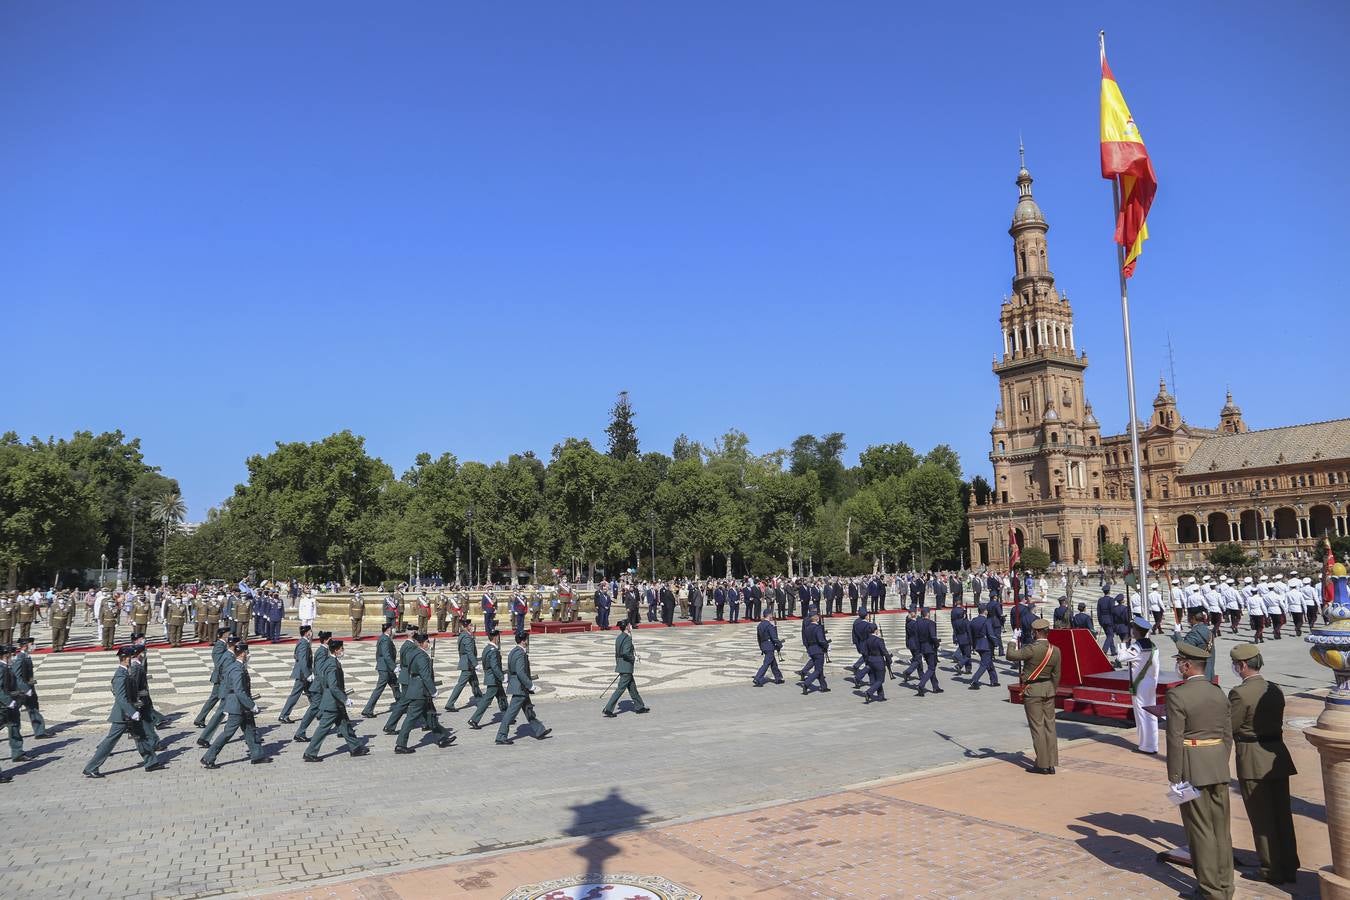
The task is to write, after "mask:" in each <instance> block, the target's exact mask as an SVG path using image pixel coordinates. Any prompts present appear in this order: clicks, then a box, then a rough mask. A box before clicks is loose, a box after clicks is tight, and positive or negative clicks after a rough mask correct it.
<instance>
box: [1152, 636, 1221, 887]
mask: <svg viewBox="0 0 1350 900" xmlns="http://www.w3.org/2000/svg"><path fill="white" fill-rule="evenodd" d="M1209 656H1210V653H1209V651H1208V650H1206V649H1204V648H1203V647H1196V646H1195V645H1194V644H1190V643H1186V642H1184V641H1183V642H1178V643H1177V657H1176V663H1177V672H1178V673H1180V675H1181V677H1182V678H1184V679H1185V680H1184V681H1183V682H1181V684H1178V685H1176V686H1175V687H1173V688H1172V689H1171V690H1169V691H1168V692H1167V780H1168V781H1169V782H1171V783H1172V784H1173V785H1177V784H1181V783H1182V782H1189V783H1190V785H1191V786H1192V787H1194V788H1195V789H1196V790H1197V791H1199V792H1200V796H1198V797H1196V798H1195V799H1194V800H1190V801H1188V802H1186V803H1183V804H1181V824H1182V825H1184V826H1185V828H1186V839H1187V841H1188V842H1189V844H1190V850H1191V864H1192V865H1193V867H1194V868H1195V880H1196V881H1197V882H1198V893H1199V895H1200V896H1202V897H1221V898H1228V897H1232V896H1233V838H1232V834H1231V832H1230V831H1229V828H1230V820H1229V811H1228V779H1229V773H1228V754H1229V752H1230V748H1231V747H1232V744H1233V723H1232V718H1231V716H1230V714H1229V710H1228V703H1227V702H1226V700H1225V698H1224V695H1223V691H1221V690H1220V689H1219V688H1218V686H1217V685H1214V684H1211V683H1210V681H1209V678H1208V677H1207V676H1206V675H1205V663H1206V662H1207V661H1208V660H1209Z"/></svg>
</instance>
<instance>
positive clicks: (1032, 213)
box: [1013, 196, 1045, 225]
mask: <svg viewBox="0 0 1350 900" xmlns="http://www.w3.org/2000/svg"><path fill="white" fill-rule="evenodd" d="M1044 221H1045V216H1044V215H1042V214H1041V208H1040V207H1039V206H1037V205H1036V201H1035V200H1033V199H1031V197H1029V196H1027V197H1023V198H1022V199H1021V200H1018V201H1017V208H1016V209H1014V210H1013V224H1014V225H1022V224H1025V223H1027V222H1044Z"/></svg>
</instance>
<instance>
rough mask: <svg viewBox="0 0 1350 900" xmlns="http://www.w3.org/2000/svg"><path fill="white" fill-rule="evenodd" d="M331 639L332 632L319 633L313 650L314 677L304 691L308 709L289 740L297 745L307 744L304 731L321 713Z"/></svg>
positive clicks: (312, 671)
mask: <svg viewBox="0 0 1350 900" xmlns="http://www.w3.org/2000/svg"><path fill="white" fill-rule="evenodd" d="M332 638H333V632H331V631H320V632H319V646H317V647H315V648H314V659H313V662H312V669H311V674H312V675H313V676H314V677H313V678H311V679H310V681H309V684H308V687H307V688H306V689H305V691H306V693H307V694H308V695H309V708H308V709H306V710H305V714H304V715H303V716H301V717H300V725H299V727H297V728H296V729H295V737H293V738H291V740H292V741H294V742H295V743H297V744H308V743H309V738H308V737H306V736H305V729H307V728H309V726H310V725H311V724H312V723H314V722H315V721H318V719H319V714H320V713H321V712H322V711H323V710H322V709H321V706H322V703H323V667H324V665H325V664H326V663H327V660H328V655H329V650H328V644H329V641H331V640H332ZM343 690H346V687H345V686H344V687H343Z"/></svg>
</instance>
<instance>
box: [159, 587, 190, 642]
mask: <svg viewBox="0 0 1350 900" xmlns="http://www.w3.org/2000/svg"><path fill="white" fill-rule="evenodd" d="M164 622H165V624H166V625H167V627H168V631H169V644H170V646H173V647H181V646H183V625H184V624H186V623H187V604H186V603H184V602H183V598H182V597H174V598H173V599H172V600H170V601H169V608H168V609H167V610H165V612H164Z"/></svg>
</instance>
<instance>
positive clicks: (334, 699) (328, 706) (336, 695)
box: [314, 653, 347, 713]
mask: <svg viewBox="0 0 1350 900" xmlns="http://www.w3.org/2000/svg"><path fill="white" fill-rule="evenodd" d="M314 680H315V681H322V682H323V697H322V698H321V699H320V701H319V712H321V713H337V712H345V711H346V709H347V676H346V675H344V674H343V672H342V664H341V663H340V662H338V659H337V657H335V656H333V655H332V654H331V653H325V654H324V657H323V659H322V661H319V662H316V663H315V676H314Z"/></svg>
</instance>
